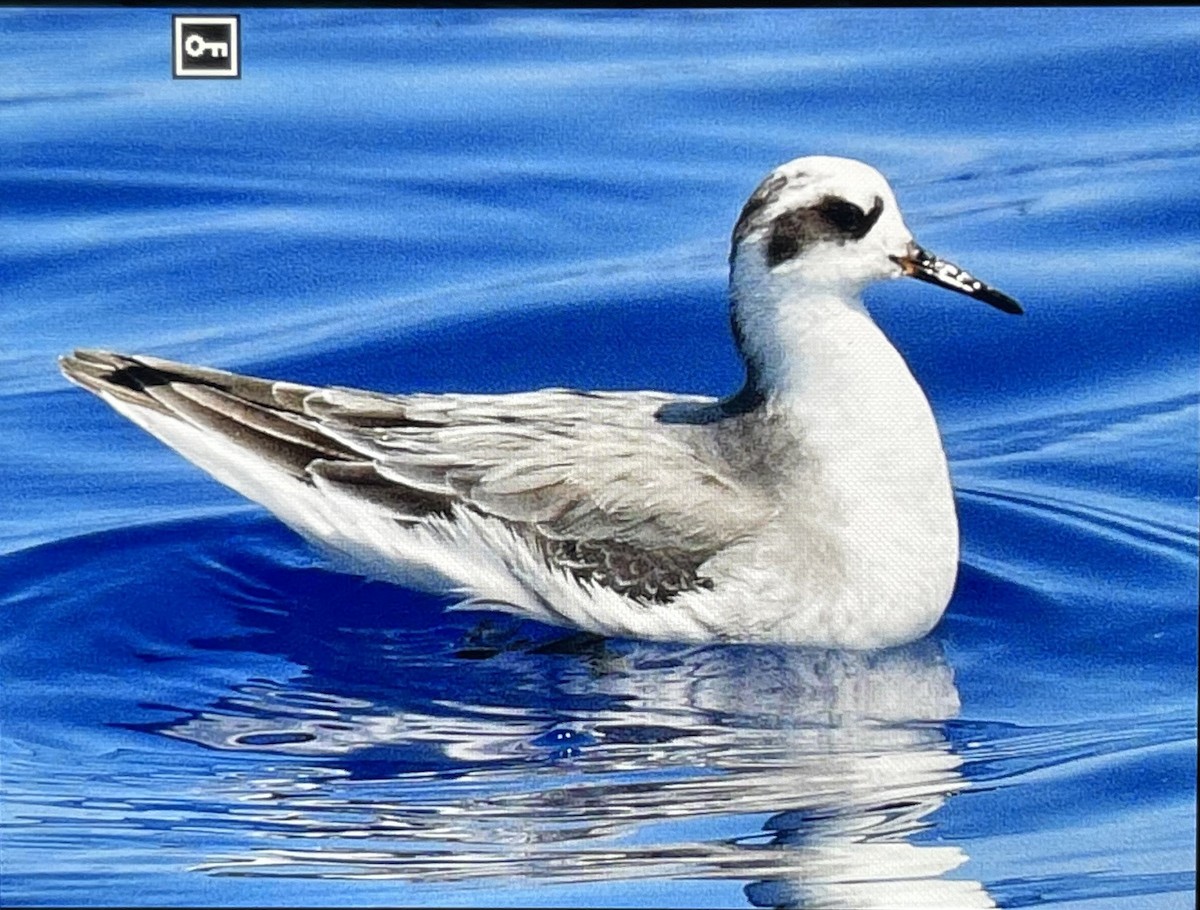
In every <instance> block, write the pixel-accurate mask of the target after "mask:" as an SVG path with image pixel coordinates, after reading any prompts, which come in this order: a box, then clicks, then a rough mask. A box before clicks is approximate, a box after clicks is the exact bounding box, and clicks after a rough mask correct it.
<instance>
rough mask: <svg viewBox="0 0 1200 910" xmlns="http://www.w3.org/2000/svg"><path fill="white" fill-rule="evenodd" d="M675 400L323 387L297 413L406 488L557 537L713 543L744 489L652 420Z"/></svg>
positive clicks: (707, 548)
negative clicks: (399, 392) (402, 393)
mask: <svg viewBox="0 0 1200 910" xmlns="http://www.w3.org/2000/svg"><path fill="white" fill-rule="evenodd" d="M679 400H680V397H679V396H672V395H663V394H658V393H651V392H575V391H569V390H565V389H548V390H542V391H538V392H525V393H517V394H507V395H407V396H389V395H378V394H374V393H368V392H360V391H356V390H349V389H323V390H319V391H316V392H313V393H312V394H310V395H308V396H306V397H305V399H304V411H305V412H306V413H307V414H309V415H311V416H312V417H313V418H314V419H315V420H316V422H317V425H318V426H319V427H320V429H321V432H322V433H323V434H326V435H327V436H328V437H330V438H331V439H333V440H335V441H337V442H338V443H339V444H341V445H343V446H346V447H348V448H350V449H353V450H354V451H356V452H358V453H360V454H361V455H362V456H364V457H366V458H368V459H370V462H371V464H372V466H373V470H374V471H375V472H376V473H377V474H378V475H379V476H380V477H382V478H384V479H386V480H389V481H391V482H393V483H395V484H397V485H399V486H402V487H404V488H406V489H411V490H414V491H419V492H421V493H422V494H424V495H427V496H432V497H443V498H445V499H446V500H448V501H453V502H455V503H459V504H462V505H464V506H467V507H469V508H472V509H474V510H477V511H479V512H482V513H484V514H487V515H492V516H495V517H498V518H501V519H503V520H505V521H507V522H511V523H517V524H522V525H529V526H533V527H535V528H536V529H537V530H538V532H539V533H541V534H543V535H545V536H547V537H549V538H552V539H556V540H560V541H576V542H580V543H585V544H587V543H595V542H600V541H606V542H613V543H618V544H621V545H624V546H629V547H637V548H645V549H664V548H665V549H677V550H683V551H687V552H691V553H702V552H711V551H713V550H715V549H719V548H720V547H721V546H723V545H724V544H726V543H727V542H729V540H730V539H732V538H734V537H736V536H738V535H739V534H740V533H742V532H743V531H744V530H746V529H745V528H744V527H742V525H743V524H744V520H743V519H744V515H745V510H744V509H742V508H741V506H742V505H744V503H745V494H746V491H745V490H743V489H742V484H741V483H740V482H738V481H737V480H735V479H734V478H733V477H731V476H730V474H729V472H728V469H727V468H726V467H725V466H724V465H723V463H722V461H721V459H719V458H718V457H717V456H716V455H715V454H714V453H711V452H708V451H706V449H705V447H704V445H703V444H702V442H700V439H701V436H700V433H699V432H698V430H697V428H696V427H694V426H688V425H671V424H664V423H662V422H660V421H659V420H658V419H657V418H656V416H655V415H656V413H657V412H658V410H659V409H660V408H661V407H662V406H663V405H664V404H668V403H671V402H677V401H679ZM708 400H709V399H700V398H696V399H695V401H697V402H700V401H708Z"/></svg>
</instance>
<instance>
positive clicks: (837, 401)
mask: <svg viewBox="0 0 1200 910" xmlns="http://www.w3.org/2000/svg"><path fill="white" fill-rule="evenodd" d="M733 321H734V331H735V335H736V336H737V342H738V346H739V349H740V351H741V355H742V358H743V361H744V362H745V365H746V377H747V378H746V384H745V385H744V386H743V388H742V390H741V391H740V392H739V393H738V394H737V395H734V396H733V397H731V398H729V399H727V400H726V408H727V409H729V410H740V411H747V410H751V409H753V408H758V407H768V408H769V409H770V410H771V411H772V412H773V413H776V414H778V415H779V416H780V417H781V418H783V419H784V420H785V421H787V422H788V423H789V424H791V425H792V426H793V427H794V428H795V430H796V432H797V433H801V434H803V436H804V437H805V439H804V445H805V447H806V448H809V449H810V450H811V449H812V448H814V447H819V448H823V449H828V450H829V451H830V453H831V454H833V453H835V452H839V451H844V449H845V447H846V446H852V447H853V448H855V449H857V450H858V451H867V450H871V449H879V453H880V455H881V456H882V455H883V454H884V453H885V452H887V451H892V450H894V449H895V448H896V447H897V446H900V447H905V446H907V445H908V444H909V443H910V442H911V441H912V440H911V438H909V439H906V438H905V436H906V435H907V434H910V433H914V432H915V433H919V434H920V436H921V437H922V438H923V439H925V440H928V444H929V446H930V448H931V449H932V448H936V452H937V455H938V457H939V458H940V457H941V445H940V439H939V437H938V434H937V427H936V425H935V424H934V421H933V415H932V412H931V411H930V408H929V402H928V399H927V398H926V397H925V393H924V391H923V390H922V388H921V386H920V385H919V384H918V383H917V381H916V379H915V378H914V377H913V375H912V373H911V371H910V370H909V368H908V364H906V363H905V361H904V358H903V357H901V355H900V353H899V352H898V351H897V350H896V348H895V347H894V346H893V345H892V343H891V342H890V341H889V340H888V338H887V336H886V335H884V334H883V332H882V330H880V328H879V327H878V326H877V325H876V324H875V321H874V320H873V319H872V318H871V316H870V314H868V313H867V311H866V309H865V307H864V306H863V304H862V301H861V299H860V297H859V296H858V295H857V294H854V295H853V296H850V297H847V296H845V294H844V293H841V292H838V291H834V290H833V289H831V288H829V287H822V286H820V285H819V284H814V285H813V286H804V285H803V284H800V283H798V282H796V281H795V280H794V279H793V280H792V281H789V283H788V288H787V291H786V293H780V292H778V291H777V289H776V288H775V287H773V286H772V285H771V284H770V283H769V282H764V283H761V284H759V285H757V286H752V287H751V288H749V289H748V290H747V289H746V288H745V287H743V288H742V289H741V291H740V293H738V294H736V295H735V296H734V297H733Z"/></svg>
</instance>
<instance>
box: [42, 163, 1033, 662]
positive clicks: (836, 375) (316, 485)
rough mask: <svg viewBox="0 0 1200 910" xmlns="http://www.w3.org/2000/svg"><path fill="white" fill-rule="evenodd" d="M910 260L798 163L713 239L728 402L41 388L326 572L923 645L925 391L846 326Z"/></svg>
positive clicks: (631, 628)
mask: <svg viewBox="0 0 1200 910" xmlns="http://www.w3.org/2000/svg"><path fill="white" fill-rule="evenodd" d="M904 275H907V276H911V277H914V278H918V279H921V280H923V281H928V282H932V283H934V284H938V285H941V286H942V287H946V288H949V289H951V290H954V291H958V292H961V293H963V294H966V295H968V296H970V297H974V298H976V299H978V300H982V301H984V302H986V303H989V304H991V305H993V306H995V307H997V308H999V309H1001V310H1003V311H1005V312H1009V313H1020V312H1021V308H1020V306H1019V305H1018V304H1017V303H1016V302H1015V301H1014V300H1012V299H1011V298H1009V297H1007V296H1005V295H1003V294H1001V293H1000V292H998V291H996V290H994V289H992V288H990V287H988V286H987V285H985V284H983V283H982V282H980V281H978V280H977V279H975V278H974V277H972V276H971V275H970V274H968V273H967V272H965V271H963V270H962V269H960V268H958V267H957V266H955V265H952V264H950V263H948V262H946V261H944V260H941V259H938V258H937V257H935V256H932V255H930V254H929V253H927V252H925V251H924V250H923V249H922V248H921V247H919V246H918V245H917V244H916V243H915V242H914V240H913V237H912V234H911V232H910V231H909V229H908V228H907V227H906V226H905V224H904V221H903V219H902V217H901V215H900V211H899V209H898V208H897V205H896V199H895V196H894V195H893V193H892V190H891V188H890V187H889V186H888V184H887V181H886V180H884V178H883V177H882V176H881V175H880V174H879V173H878V172H877V171H876V170H874V169H873V168H871V167H869V166H867V165H866V164H863V163H861V162H858V161H853V160H849V159H842V158H829V157H807V158H798V159H796V160H795V161H791V162H789V163H787V164H785V165H782V166H781V167H779V168H777V169H776V170H775V171H773V172H772V173H771V174H770V175H769V176H768V177H767V178H766V179H765V180H764V181H763V182H762V183H761V184H760V185H759V186H758V188H757V189H756V190H755V191H754V192H753V194H752V195H751V196H750V199H749V201H747V202H746V204H745V207H744V208H743V209H742V212H741V215H740V217H739V218H738V220H737V224H736V226H735V227H734V230H733V243H732V252H731V255H730V307H731V316H732V325H733V332H734V336H735V340H736V342H737V345H738V349H739V351H740V353H741V357H742V360H743V362H744V364H745V369H746V381H745V384H744V385H743V386H742V388H741V389H740V390H739V391H737V392H736V393H735V394H732V395H730V396H729V397H726V398H723V399H715V398H708V397H703V396H695V395H675V394H667V393H662V392H580V391H570V390H566V389H545V390H541V391H534V392H525V393H518V394H508V395H458V394H438V395H430V394H411V395H388V394H379V393H375V392H368V391H359V390H354V389H348V388H338V387H331V388H317V387H313V386H307V385H300V384H296V383H290V382H274V381H270V380H265V379H256V378H253V377H249V376H242V375H237V374H234V373H228V372H223V371H220V370H213V369H206V368H201V367H195V366H189V365H185V364H180V363H173V362H171V361H167V360H161V359H159V358H157V357H148V356H130V355H124V354H116V353H110V352H105V351H87V350H81V351H77V352H76V353H75V354H74V355H73V356H68V357H63V358H62V359H61V365H62V369H63V372H64V373H65V374H66V375H67V377H68V378H69V379H71V380H72V381H73V382H75V383H77V384H78V385H80V386H82V387H84V388H86V389H88V390H89V391H92V392H95V393H96V394H97V395H99V396H100V397H101V398H102V399H104V400H105V401H106V402H108V403H109V404H110V405H111V406H112V407H113V408H115V409H116V410H117V411H119V412H120V413H121V414H124V415H125V416H126V417H128V418H129V419H130V420H132V421H133V422H134V423H136V424H138V425H139V426H141V427H143V428H144V429H146V430H147V431H148V432H150V433H151V434H153V435H154V436H156V437H158V438H159V439H160V440H162V441H163V442H165V443H166V444H167V445H169V446H171V447H172V448H174V449H176V450H177V451H179V452H180V453H181V454H182V455H184V457H186V458H188V459H190V460H191V461H193V462H195V463H196V464H197V465H199V466H200V467H201V468H203V469H204V470H206V471H208V472H209V473H210V474H212V475H213V476H214V477H215V478H216V479H218V480H220V481H221V482H222V483H225V484H227V485H229V486H230V487H232V488H233V489H235V490H237V491H239V492H240V493H242V494H243V495H245V496H247V497H249V498H250V499H252V500H255V501H256V502H258V503H261V504H262V505H264V506H266V507H267V508H268V509H270V510H271V511H272V512H274V513H275V514H276V515H277V516H278V517H279V518H281V519H282V520H283V521H284V522H286V523H287V524H288V525H290V526H291V527H293V528H295V529H296V530H298V531H300V532H301V533H302V534H304V535H305V536H307V537H309V538H310V539H312V540H314V541H316V542H318V543H319V544H321V545H322V546H323V547H324V548H326V549H328V550H331V551H333V552H334V553H335V554H338V555H339V556H341V557H343V558H344V559H345V560H346V561H347V564H348V567H349V568H351V569H352V570H353V571H357V572H361V573H363V574H367V575H370V576H374V577H379V578H384V579H388V580H392V581H397V582H400V583H404V584H408V585H413V586H417V587H422V588H426V589H431V590H437V591H443V592H446V593H448V594H450V595H451V596H452V597H454V598H455V599H456V600H455V606H460V607H484V606H486V607H491V608H495V609H500V610H505V611H508V612H512V613H517V614H520V615H524V616H530V617H534V618H537V619H540V620H543V621H546V622H549V623H554V624H558V625H565V626H573V627H578V628H582V629H585V630H588V631H591V632H597V633H600V634H604V635H623V636H632V637H643V638H654V639H671V640H686V641H713V640H724V641H749V642H774V643H786V644H794V645H809V646H818V647H833V648H876V647H884V646H889V645H894V644H899V643H902V642H905V641H909V640H912V639H915V638H918V637H920V636H922V635H924V634H925V633H926V632H928V631H929V630H930V629H931V628H932V627H933V626H934V624H935V623H936V622H937V621H938V619H939V618H940V617H941V615H942V613H943V611H944V610H945V608H946V604H947V602H948V601H949V599H950V595H951V592H952V589H953V587H954V582H955V577H956V573H957V566H958V522H957V518H956V516H955V510H954V500H953V496H952V493H951V487H950V477H949V472H948V469H947V464H946V457H945V454H944V452H943V449H942V444H941V439H940V436H939V434H938V429H937V425H936V424H935V422H934V417H933V413H932V411H931V410H930V407H929V402H928V400H927V399H926V396H925V393H924V392H923V391H922V389H921V386H920V385H919V384H918V382H917V381H916V379H914V378H913V375H912V373H911V372H910V371H909V368H908V366H907V365H906V363H905V361H904V359H903V358H902V357H901V355H900V354H899V352H898V351H897V350H896V349H895V348H894V347H893V346H892V344H891V342H890V341H888V339H887V338H886V337H885V336H884V334H883V332H882V331H881V330H880V329H879V328H878V326H876V324H875V322H874V321H873V320H872V319H871V317H870V316H869V315H868V313H867V311H866V309H865V308H864V307H863V304H862V300H861V296H860V294H861V291H862V289H863V288H864V287H865V286H866V285H867V284H869V283H871V282H873V281H876V280H879V279H884V278H894V277H899V276H904Z"/></svg>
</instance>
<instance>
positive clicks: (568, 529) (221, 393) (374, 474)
mask: <svg viewBox="0 0 1200 910" xmlns="http://www.w3.org/2000/svg"><path fill="white" fill-rule="evenodd" d="M62 365H63V369H64V372H66V373H67V375H68V376H69V377H70V378H72V379H73V380H74V381H76V382H78V383H79V384H80V385H83V386H84V387H86V388H89V389H91V390H93V391H98V392H103V393H104V394H108V395H113V396H115V397H117V398H121V399H123V400H127V401H131V402H135V403H137V404H139V405H142V406H145V407H151V408H154V409H156V410H159V411H162V412H165V413H168V414H173V415H175V416H178V417H180V418H182V419H184V420H187V421H189V422H191V423H193V424H195V425H197V426H199V427H202V428H204V429H205V430H207V431H209V432H212V433H214V434H219V435H221V436H223V437H225V438H228V439H230V440H231V441H233V442H235V443H237V444H238V445H241V446H243V447H245V448H247V449H250V450H252V451H254V452H256V453H257V454H259V455H260V456H261V457H262V458H264V459H266V460H268V461H270V462H271V463H273V464H275V465H278V466H280V467H282V468H283V469H285V470H287V471H288V472H289V473H291V474H293V475H295V476H297V477H299V478H300V479H302V480H304V481H305V482H309V483H314V484H317V485H318V486H328V487H331V488H334V489H337V490H339V491H342V492H345V493H348V494H350V495H352V496H354V497H356V498H359V499H365V500H368V501H370V502H372V503H375V504H377V505H379V506H381V507H383V508H385V509H387V510H388V511H389V512H390V513H391V514H393V515H394V516H395V517H396V518H397V520H398V521H401V522H412V521H420V520H422V519H424V518H427V517H429V516H432V515H443V516H447V517H449V516H450V515H451V514H452V512H453V508H454V507H455V506H459V507H466V508H470V509H473V510H475V511H477V512H481V513H484V514H488V515H492V516H495V517H497V518H499V519H501V520H503V521H505V522H507V523H509V524H510V526H512V527H513V529H514V530H515V531H516V532H517V533H520V534H522V535H524V536H525V537H526V539H528V540H529V541H530V543H532V544H534V545H536V546H537V547H539V548H540V550H541V552H542V553H543V554H544V555H545V557H546V559H547V561H548V562H550V563H551V564H554V565H559V566H561V567H562V568H564V569H566V570H567V571H570V572H572V573H574V574H575V576H576V577H577V578H579V579H580V580H590V581H593V582H595V583H597V584H602V585H606V586H608V587H610V588H613V589H614V590H617V591H620V592H622V593H625V594H628V595H629V596H631V597H634V598H635V599H639V600H643V601H658V602H662V601H664V600H667V599H670V598H671V597H673V596H674V595H675V594H676V593H678V592H679V591H681V590H687V589H689V588H695V587H703V586H705V580H704V579H703V578H702V577H701V575H700V573H699V567H700V566H701V565H702V564H703V562H704V561H705V560H707V559H708V557H709V556H711V555H712V554H713V553H715V552H717V551H718V550H719V549H721V548H722V547H723V546H725V545H726V544H727V543H728V542H730V541H732V540H735V539H737V538H738V537H739V536H741V535H743V534H744V533H746V532H748V531H750V530H751V529H752V528H753V526H754V525H755V524H756V523H757V522H758V521H759V520H761V517H762V515H763V507H762V504H761V503H758V504H757V507H754V508H746V507H745V506H746V504H747V502H749V501H751V500H754V499H756V498H757V495H756V494H755V492H754V491H752V490H748V489H746V488H745V486H744V485H743V484H742V483H741V482H739V481H738V480H736V479H735V478H734V477H733V476H732V475H731V473H730V471H729V468H728V465H727V464H726V463H725V461H724V460H723V459H722V458H721V457H719V456H718V455H716V454H715V453H713V452H712V451H710V448H709V446H708V444H707V443H706V442H705V440H706V439H707V437H705V436H704V435H703V431H702V428H700V427H696V426H692V425H687V424H680V423H664V422H662V421H659V420H658V419H657V417H656V414H657V413H658V411H659V409H660V408H662V407H663V406H664V405H671V404H680V403H682V404H685V405H703V404H706V403H710V402H711V401H712V399H708V398H702V397H699V396H676V395H665V394H660V393H652V392H575V391H569V390H565V389H547V390H543V391H539V392H522V393H516V394H508V395H404V396H391V395H383V394H379V393H375V392H366V391H359V390H355V389H346V388H327V389H320V388H314V387H312V386H304V385H298V384H295V383H284V382H272V381H269V380H264V379H257V378H254V377H250V376H242V375H239V374H234V373H228V372H225V371H222V370H213V369H206V368H201V367H193V366H190V365H186V364H179V363H174V362H172V361H166V360H160V359H158V358H153V357H129V356H126V355H121V354H112V353H109V352H104V351H79V352H76V354H75V356H73V357H67V358H63V360H62Z"/></svg>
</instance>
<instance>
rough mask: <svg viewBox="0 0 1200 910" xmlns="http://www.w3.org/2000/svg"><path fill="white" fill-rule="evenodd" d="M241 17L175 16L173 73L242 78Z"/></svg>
mask: <svg viewBox="0 0 1200 910" xmlns="http://www.w3.org/2000/svg"><path fill="white" fill-rule="evenodd" d="M240 31H241V17H240V16H236V15H231V16H181V15H180V16H172V17H171V73H172V75H173V76H174V77H175V78H176V79H240V78H241V77H242V73H241V69H242V41H241V37H240V34H239V32H240Z"/></svg>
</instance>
